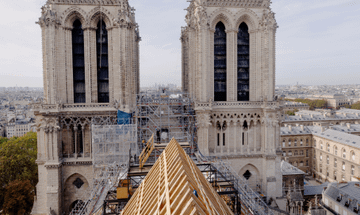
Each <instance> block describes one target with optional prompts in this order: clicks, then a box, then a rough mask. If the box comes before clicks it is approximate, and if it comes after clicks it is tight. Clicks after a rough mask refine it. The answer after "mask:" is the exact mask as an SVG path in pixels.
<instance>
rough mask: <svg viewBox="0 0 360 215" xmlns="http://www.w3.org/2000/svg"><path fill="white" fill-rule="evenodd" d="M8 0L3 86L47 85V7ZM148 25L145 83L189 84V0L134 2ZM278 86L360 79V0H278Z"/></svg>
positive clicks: (0, 64)
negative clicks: (184, 69) (185, 59)
mask: <svg viewBox="0 0 360 215" xmlns="http://www.w3.org/2000/svg"><path fill="white" fill-rule="evenodd" d="M45 2H46V0H15V1H9V0H0V18H1V20H2V21H1V22H0V28H1V33H0V87H12V86H29V87H42V86H43V79H42V50H41V34H40V26H39V25H37V24H35V22H36V21H37V20H38V18H39V17H40V13H41V10H40V8H41V6H42V5H44V4H45ZM129 2H130V5H131V6H132V7H135V9H136V19H137V22H138V24H139V28H140V35H141V38H142V41H141V42H140V83H141V86H142V87H147V86H152V85H154V84H155V83H158V84H159V83H162V84H177V85H181V43H180V40H179V38H180V32H181V26H185V21H184V17H185V15H186V11H185V10H184V9H185V8H187V6H188V4H189V3H188V2H187V0H129ZM272 2H273V4H272V6H271V7H272V10H273V11H274V12H275V14H276V15H275V18H276V20H277V22H278V25H279V29H278V31H277V35H276V84H277V85H295V84H297V83H299V84H304V85H324V84H327V85H335V84H360V0H272Z"/></svg>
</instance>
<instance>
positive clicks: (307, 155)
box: [306, 149, 309, 158]
mask: <svg viewBox="0 0 360 215" xmlns="http://www.w3.org/2000/svg"><path fill="white" fill-rule="evenodd" d="M306 157H307V158H308V157H309V149H306Z"/></svg>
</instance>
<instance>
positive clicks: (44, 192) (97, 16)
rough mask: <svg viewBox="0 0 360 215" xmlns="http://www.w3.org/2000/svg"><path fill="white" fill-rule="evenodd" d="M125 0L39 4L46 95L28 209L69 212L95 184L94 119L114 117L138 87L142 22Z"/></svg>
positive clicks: (127, 107) (38, 109)
mask: <svg viewBox="0 0 360 215" xmlns="http://www.w3.org/2000/svg"><path fill="white" fill-rule="evenodd" d="M134 11H135V10H134V8H132V7H130V5H129V3H128V1H127V0H112V1H102V0H83V1H78V0H75V1H70V0H51V1H47V2H46V4H45V5H44V6H43V7H42V12H41V17H40V19H39V21H38V24H39V25H40V27H41V32H42V47H43V50H42V51H43V76H44V101H37V102H36V103H35V104H34V105H33V106H34V114H35V116H36V129H37V134H38V156H37V161H36V162H37V164H38V172H39V183H38V184H37V186H36V199H35V203H34V207H33V210H32V214H64V213H69V211H71V210H72V207H73V206H74V205H75V204H76V203H77V202H78V201H82V200H85V199H86V198H87V197H88V195H89V192H90V191H91V189H92V185H93V183H92V179H93V178H94V177H95V174H96V172H95V169H94V166H93V163H92V162H93V159H92V147H91V132H92V131H91V125H93V124H98V125H104V124H107V125H109V124H110V125H111V124H116V123H117V121H116V116H117V115H116V114H117V111H118V110H121V111H123V112H127V113H131V112H132V111H134V108H135V102H136V95H137V94H138V93H139V42H140V36H139V29H138V25H137V23H136V21H135V13H134Z"/></svg>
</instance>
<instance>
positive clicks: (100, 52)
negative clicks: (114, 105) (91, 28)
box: [96, 20, 109, 103]
mask: <svg viewBox="0 0 360 215" xmlns="http://www.w3.org/2000/svg"><path fill="white" fill-rule="evenodd" d="M96 53H97V84H98V102H99V103H109V60H108V35H107V30H106V25H105V22H104V21H102V20H101V21H99V23H98V25H97V30H96Z"/></svg>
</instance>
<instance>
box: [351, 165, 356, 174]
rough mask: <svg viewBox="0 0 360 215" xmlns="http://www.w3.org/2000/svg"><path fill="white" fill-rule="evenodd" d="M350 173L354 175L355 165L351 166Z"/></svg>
mask: <svg viewBox="0 0 360 215" xmlns="http://www.w3.org/2000/svg"><path fill="white" fill-rule="evenodd" d="M351 175H355V167H354V166H351Z"/></svg>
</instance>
